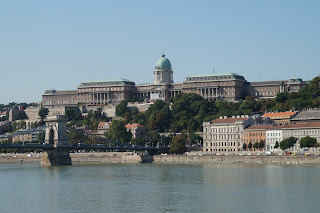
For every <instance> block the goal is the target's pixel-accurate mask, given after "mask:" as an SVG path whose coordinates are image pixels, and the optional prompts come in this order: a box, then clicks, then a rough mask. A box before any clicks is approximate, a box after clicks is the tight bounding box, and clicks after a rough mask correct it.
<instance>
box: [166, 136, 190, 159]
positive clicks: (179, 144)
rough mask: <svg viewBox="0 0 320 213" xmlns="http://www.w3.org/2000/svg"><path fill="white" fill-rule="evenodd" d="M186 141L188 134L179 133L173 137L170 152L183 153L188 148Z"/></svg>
mask: <svg viewBox="0 0 320 213" xmlns="http://www.w3.org/2000/svg"><path fill="white" fill-rule="evenodd" d="M186 142H187V136H186V135H183V134H181V135H178V136H176V137H174V138H173V139H172V142H171V144H170V150H169V152H170V153H173V154H182V153H184V152H185V150H186Z"/></svg>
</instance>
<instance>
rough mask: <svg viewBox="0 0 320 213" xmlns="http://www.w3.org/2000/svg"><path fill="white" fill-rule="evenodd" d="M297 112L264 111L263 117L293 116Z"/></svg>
mask: <svg viewBox="0 0 320 213" xmlns="http://www.w3.org/2000/svg"><path fill="white" fill-rule="evenodd" d="M295 114H297V112H268V113H264V114H263V115H262V117H278V116H293V115H295Z"/></svg>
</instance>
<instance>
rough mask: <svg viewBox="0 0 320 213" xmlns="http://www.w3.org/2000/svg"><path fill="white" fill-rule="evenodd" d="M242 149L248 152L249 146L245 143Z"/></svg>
mask: <svg viewBox="0 0 320 213" xmlns="http://www.w3.org/2000/svg"><path fill="white" fill-rule="evenodd" d="M242 149H243V151H246V150H247V144H246V143H244V144H243V145H242Z"/></svg>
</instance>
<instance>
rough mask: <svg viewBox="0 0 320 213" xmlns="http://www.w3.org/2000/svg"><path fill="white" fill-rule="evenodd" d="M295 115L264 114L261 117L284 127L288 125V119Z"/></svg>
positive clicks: (285, 113) (282, 113)
mask: <svg viewBox="0 0 320 213" xmlns="http://www.w3.org/2000/svg"><path fill="white" fill-rule="evenodd" d="M296 115H297V112H291V111H290V112H268V113H264V114H263V115H262V117H265V118H267V117H269V118H270V119H272V120H273V121H274V123H275V124H281V125H285V124H288V123H290V119H292V118H293V117H294V116H296Z"/></svg>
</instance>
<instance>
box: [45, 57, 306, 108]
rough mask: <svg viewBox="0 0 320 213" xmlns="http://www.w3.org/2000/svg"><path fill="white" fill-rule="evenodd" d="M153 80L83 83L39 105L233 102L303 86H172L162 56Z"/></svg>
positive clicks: (239, 79)
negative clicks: (190, 98) (181, 98)
mask: <svg viewBox="0 0 320 213" xmlns="http://www.w3.org/2000/svg"><path fill="white" fill-rule="evenodd" d="M153 76H154V81H153V84H141V85H136V84H135V83H134V82H132V81H129V80H127V79H115V80H99V81H88V82H83V83H81V84H80V86H78V89H77V90H67V91H56V90H54V89H51V90H46V91H45V93H44V94H43V95H42V105H43V106H44V107H47V108H61V107H66V106H77V105H78V104H85V105H87V106H88V105H91V106H97V105H108V104H115V105H116V104H118V103H119V102H120V101H121V100H131V99H138V100H142V101H154V100H169V99H171V98H174V97H175V96H176V95H177V94H180V93H195V94H198V95H200V96H202V97H203V98H205V99H208V100H226V101H237V100H240V99H241V98H243V96H245V95H251V96H254V97H255V98H257V99H262V98H274V97H275V96H276V95H277V94H278V93H279V92H284V91H289V92H291V91H294V92H297V91H299V90H300V89H301V88H302V87H303V86H304V85H305V84H306V83H307V81H302V80H301V79H300V78H292V79H290V80H283V81H263V82H247V81H246V79H245V78H244V77H243V76H241V75H239V74H236V73H217V74H202V75H192V76H189V77H186V79H185V81H183V82H182V83H174V82H173V70H172V66H171V62H170V61H169V59H167V58H166V57H165V55H162V57H161V58H160V59H159V60H158V61H157V62H156V65H155V70H154V73H153Z"/></svg>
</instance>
